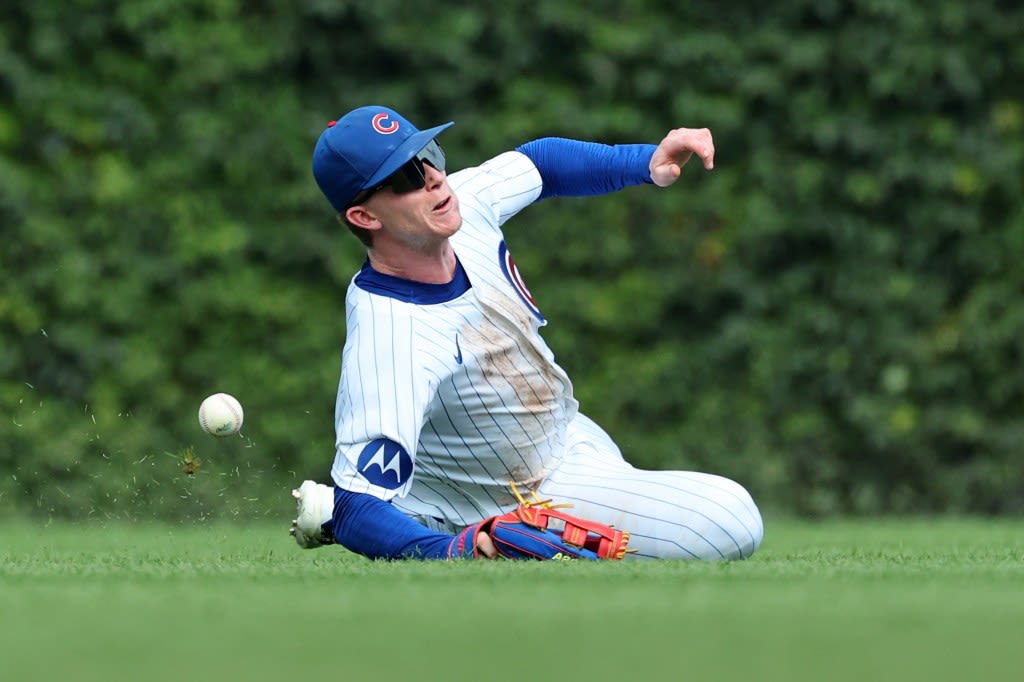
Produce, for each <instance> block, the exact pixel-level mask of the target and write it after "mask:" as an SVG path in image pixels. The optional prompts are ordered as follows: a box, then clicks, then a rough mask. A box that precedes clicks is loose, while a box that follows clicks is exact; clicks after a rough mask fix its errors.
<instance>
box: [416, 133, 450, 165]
mask: <svg viewBox="0 0 1024 682" xmlns="http://www.w3.org/2000/svg"><path fill="white" fill-rule="evenodd" d="M416 158H417V159H419V160H420V161H425V162H427V163H429V164H430V165H431V166H433V167H434V168H436V169H437V170H442V171H443V170H444V150H442V149H441V145H439V144H438V143H437V140H431V141H430V144H428V145H427V146H426V147H424V148H423V149H421V150H420V152H419V154H417V155H416Z"/></svg>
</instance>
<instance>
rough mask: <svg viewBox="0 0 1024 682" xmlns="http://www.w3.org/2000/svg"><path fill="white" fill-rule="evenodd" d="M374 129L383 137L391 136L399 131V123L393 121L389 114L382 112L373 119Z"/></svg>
mask: <svg viewBox="0 0 1024 682" xmlns="http://www.w3.org/2000/svg"><path fill="white" fill-rule="evenodd" d="M385 121H386V123H385ZM373 129H374V130H376V131H377V132H378V133H380V134H381V135H390V134H391V133H393V132H395V131H396V130H398V121H392V120H391V119H389V118H388V114H387V113H385V112H381V113H379V114H377V115H376V116H374V117H373Z"/></svg>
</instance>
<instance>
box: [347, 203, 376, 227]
mask: <svg viewBox="0 0 1024 682" xmlns="http://www.w3.org/2000/svg"><path fill="white" fill-rule="evenodd" d="M344 215H345V220H347V221H348V222H349V224H351V225H354V226H356V227H360V228H362V229H364V230H378V229H380V226H381V222H380V219H379V218H377V216H376V215H374V214H373V212H372V211H369V210H368V209H367V208H366V207H365V206H362V205H357V206H349V207H348V208H347V209H345V214H344Z"/></svg>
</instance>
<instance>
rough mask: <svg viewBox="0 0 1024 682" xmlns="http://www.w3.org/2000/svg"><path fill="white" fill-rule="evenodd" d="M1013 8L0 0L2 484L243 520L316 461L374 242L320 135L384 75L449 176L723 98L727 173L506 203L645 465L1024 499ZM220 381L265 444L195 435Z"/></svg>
mask: <svg viewBox="0 0 1024 682" xmlns="http://www.w3.org/2000/svg"><path fill="white" fill-rule="evenodd" d="M1022 36H1024V6H1022V5H1021V4H1020V3H1016V2H1009V1H1008V0H1006V1H999V0H981V1H980V2H973V3H962V2H953V1H952V0H939V1H938V2H914V1H912V0H884V1H882V0H845V1H844V0H780V1H779V2H774V3H754V2H740V3H719V2H711V1H710V0H698V1H695V2H683V3H678V2H666V1H665V0H616V1H615V2H611V1H609V0H591V1H588V2H563V1H556V0H550V1H548V0H540V1H535V2H522V1H518V0H510V1H508V2H504V3H464V2H455V1H453V0H435V1H434V2H429V3H426V2H424V3H410V2H405V1H403V0H377V1H376V2H372V3H366V2H349V1H342V0H287V1H286V0H252V1H249V2H242V0H175V1H171V0H123V1H120V2H118V1H115V0H34V1H32V2H29V1H28V0H19V1H16V2H7V3H4V5H3V8H2V9H0V236H2V240H0V277H2V287H0V334H2V336H0V409H2V411H3V414H2V419H0V512H3V513H5V514H18V515H29V516H33V517H42V518H46V517H66V518H88V517H101V518H102V517H112V516H116V517H119V518H123V517H126V516H127V517H154V516H155V517H160V518H167V519H176V518H186V517H191V518H207V517H220V518H236V519H248V518H253V517H257V516H264V515H275V516H276V515H278V514H284V513H286V512H283V511H282V510H284V509H290V500H289V499H288V497H287V490H288V489H289V488H290V487H291V486H292V485H294V484H295V483H296V482H297V481H300V480H301V479H303V478H318V479H320V480H325V479H326V477H327V472H328V468H329V466H330V462H331V459H332V457H333V401H334V394H335V389H336V385H337V373H338V370H339V360H340V351H341V346H342V343H343V341H344V314H343V310H344V308H343V302H344V301H343V299H344V290H345V287H346V286H347V283H348V281H349V279H350V277H351V276H352V274H353V273H354V271H355V269H356V268H357V267H358V266H359V265H360V263H361V262H362V260H363V257H364V256H363V252H362V250H361V247H360V245H359V243H358V242H357V241H356V240H355V239H354V238H353V237H352V236H351V235H349V234H348V233H347V231H346V230H344V229H343V228H341V227H339V225H338V224H337V223H336V222H335V220H334V218H333V216H332V215H331V212H330V210H329V208H328V206H327V204H326V202H325V201H324V200H323V199H322V198H321V196H320V195H319V193H318V191H317V189H316V186H315V184H314V182H313V180H312V177H311V174H310V172H309V160H310V153H311V151H312V148H313V144H314V142H315V140H316V137H317V136H318V135H319V133H320V131H321V130H322V129H323V127H324V124H325V123H326V122H327V121H328V120H329V119H332V118H336V117H338V116H339V115H341V114H342V113H344V112H345V111H347V110H349V109H351V108H353V107H355V106H360V105H364V104H371V103H379V104H387V105H390V106H393V107H395V108H396V109H398V110H399V111H401V112H402V113H404V114H405V115H406V116H407V117H409V118H410V119H412V120H413V121H414V122H417V123H418V124H419V125H421V126H429V125H436V124H438V123H442V122H445V121H449V120H454V121H455V122H456V125H455V127H453V128H452V129H451V130H450V131H448V132H446V133H445V134H444V136H443V139H442V142H443V143H444V145H445V148H446V149H447V151H448V154H449V163H450V167H451V168H460V167H464V166H467V165H473V164H476V163H478V162H480V161H482V160H484V159H486V158H489V157H490V156H492V155H494V154H497V153H500V152H502V151H505V150H507V149H510V148H512V147H514V146H516V145H518V144H520V143H522V142H525V141H527V140H530V139H533V138H536V137H540V136H546V135H558V136H564V137H572V138H578V139H590V140H598V141H603V142H608V143H617V142H624V143H625V142H652V143H656V142H658V141H659V140H660V139H661V137H662V136H663V135H664V134H665V133H666V132H667V131H668V130H669V129H670V128H673V127H680V126H685V127H704V126H707V127H709V128H711V130H712V132H713V134H714V136H715V140H716V146H717V158H716V167H715V170H714V171H713V172H711V173H706V172H704V171H703V170H702V169H700V168H699V164H697V163H696V162H694V163H692V164H691V165H690V166H688V167H687V168H686V169H685V171H684V174H683V178H682V179H681V181H680V182H679V183H677V184H676V185H675V186H673V187H672V188H670V189H668V190H659V189H657V188H653V187H638V188H631V189H628V190H626V191H624V192H622V193H619V194H615V195H610V196H604V197H598V198H585V199H554V200H550V201H546V202H542V203H540V204H538V205H536V206H534V207H531V208H529V209H527V210H526V211H524V212H523V213H522V214H520V215H519V216H518V217H516V218H515V219H513V221H511V222H510V223H509V224H508V225H507V226H506V236H507V239H508V242H509V245H510V248H511V249H512V251H513V252H514V253H515V255H516V260H517V263H518V264H519V267H520V269H521V271H522V272H523V273H524V275H525V277H526V280H527V282H528V283H529V285H530V288H531V291H532V292H533V293H534V295H535V296H536V298H537V300H538V302H539V304H540V306H541V309H542V310H543V311H544V313H545V315H546V317H547V318H548V319H549V320H550V321H551V324H550V325H549V326H548V327H547V328H546V337H547V339H548V341H549V343H550V344H551V345H552V347H553V348H554V350H555V352H556V354H557V356H558V358H559V360H560V361H561V363H562V364H563V365H564V366H565V367H566V368H567V370H568V371H569V372H570V375H571V376H573V377H574V381H575V384H576V390H577V394H578V397H579V398H580V400H581V403H582V409H583V410H584V411H585V412H586V413H587V414H589V415H591V416H593V417H594V418H595V419H596V420H597V421H598V422H599V423H601V424H602V425H603V426H605V427H606V428H607V429H608V430H609V431H610V432H611V433H612V435H613V436H615V438H616V439H617V440H618V442H619V443H620V445H621V446H622V449H623V451H624V452H625V453H626V454H627V457H628V458H629V459H631V460H632V461H633V462H634V463H636V464H638V465H642V466H646V467H655V468H686V469H697V470H705V471H711V472H716V473H721V474H724V475H727V476H730V477H733V478H735V479H737V480H739V481H741V482H742V483H744V484H745V485H746V486H747V487H748V488H749V489H750V490H751V492H752V493H753V495H754V496H755V498H756V499H758V500H759V501H760V502H761V504H762V506H763V507H764V508H765V509H766V510H770V511H778V512H785V513H795V514H803V515H830V514H838V513H938V512H952V513H956V512H971V513H982V514H989V513H991V514H997V513H1004V514H1008V513H1017V514H1019V513H1020V512H1021V511H1024V457H1022V454H1021V450H1022V443H1024V357H1022V342H1021V338H1022V336H1024V301H1022V300H1021V294H1022V293H1024V274H1022V268H1021V267H1020V266H1019V261H1020V260H1021V257H1022V256H1024V202H1022V200H1021V197H1022V190H1024V40H1022ZM217 391H226V392H230V393H233V394H234V395H236V396H237V397H238V398H239V399H240V400H241V402H242V403H243V405H244V406H245V408H246V424H245V428H244V429H243V435H242V436H241V437H238V438H232V439H228V440H223V441H218V440H214V439H212V438H210V437H208V436H206V435H205V434H203V433H202V432H201V431H200V430H199V427H198V424H197V421H196V410H197V409H198V406H199V403H200V401H201V400H202V399H203V398H204V397H205V396H206V395H208V394H210V393H213V392H217ZM190 456H192V457H194V458H198V459H199V460H201V466H200V467H199V469H198V471H197V472H196V474H195V475H194V476H189V475H187V474H185V473H184V471H183V469H184V468H185V467H183V461H184V460H185V459H186V458H188V457H190Z"/></svg>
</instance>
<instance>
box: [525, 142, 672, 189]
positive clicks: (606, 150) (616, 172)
mask: <svg viewBox="0 0 1024 682" xmlns="http://www.w3.org/2000/svg"><path fill="white" fill-rule="evenodd" d="M655 148H656V147H655V145H653V144H620V145H615V146H611V145H606V144H600V143H597V142H581V141H579V140H567V139H565V138H562V137H543V138H540V139H538V140H533V141H531V142H527V143H526V144H523V145H520V146H519V147H516V151H518V152H521V153H523V154H525V155H526V156H528V157H529V158H530V160H531V161H533V165H534V166H536V167H537V171H538V172H540V177H541V179H542V180H543V182H544V187H543V189H542V190H541V193H540V197H539V198H538V201H539V200H540V199H547V198H548V197H580V196H594V195H598V194H608V193H609V192H615V191H617V190H620V189H623V188H626V187H631V186H633V185H642V184H653V183H652V181H651V171H650V168H649V167H648V164H649V163H650V161H651V155H652V154H654V150H655Z"/></svg>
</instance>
